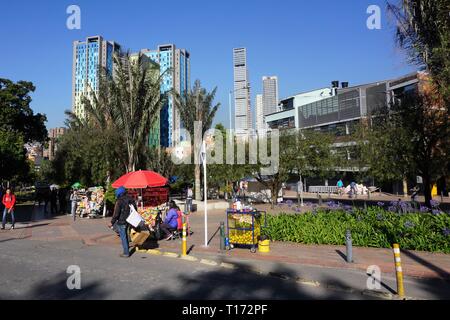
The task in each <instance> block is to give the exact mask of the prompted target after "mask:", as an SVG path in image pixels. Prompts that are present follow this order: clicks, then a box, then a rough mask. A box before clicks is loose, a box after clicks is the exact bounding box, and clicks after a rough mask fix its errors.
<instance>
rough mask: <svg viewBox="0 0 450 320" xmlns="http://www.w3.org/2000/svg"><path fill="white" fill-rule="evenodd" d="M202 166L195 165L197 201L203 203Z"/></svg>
mask: <svg viewBox="0 0 450 320" xmlns="http://www.w3.org/2000/svg"><path fill="white" fill-rule="evenodd" d="M200 183H201V182H200V165H198V164H196V165H195V200H197V201H201V200H202V194H201V190H200Z"/></svg>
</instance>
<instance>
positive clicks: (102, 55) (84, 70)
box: [72, 36, 120, 118]
mask: <svg viewBox="0 0 450 320" xmlns="http://www.w3.org/2000/svg"><path fill="white" fill-rule="evenodd" d="M115 52H120V45H119V44H117V43H115V42H113V41H106V40H104V39H103V38H102V37H101V36H93V37H87V38H86V40H84V41H74V43H73V64H72V111H73V112H74V113H75V114H76V115H77V116H78V117H80V118H84V117H85V116H86V113H85V110H84V107H83V105H82V104H81V97H82V96H83V95H87V94H88V93H90V92H96V91H97V90H98V87H99V71H100V70H101V69H102V68H106V70H108V72H111V73H112V72H113V63H114V60H113V55H114V53H115Z"/></svg>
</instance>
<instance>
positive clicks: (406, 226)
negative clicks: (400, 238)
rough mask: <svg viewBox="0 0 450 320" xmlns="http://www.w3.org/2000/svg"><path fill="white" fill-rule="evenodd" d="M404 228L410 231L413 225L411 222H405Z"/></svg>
mask: <svg viewBox="0 0 450 320" xmlns="http://www.w3.org/2000/svg"><path fill="white" fill-rule="evenodd" d="M404 226H405V228H407V229H410V228H413V227H414V223H412V222H411V221H406V222H405V224H404Z"/></svg>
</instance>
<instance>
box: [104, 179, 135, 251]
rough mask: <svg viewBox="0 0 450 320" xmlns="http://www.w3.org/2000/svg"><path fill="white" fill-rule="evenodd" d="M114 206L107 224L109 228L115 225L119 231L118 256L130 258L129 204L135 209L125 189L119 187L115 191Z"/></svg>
mask: <svg viewBox="0 0 450 320" xmlns="http://www.w3.org/2000/svg"><path fill="white" fill-rule="evenodd" d="M116 198H117V201H116V205H115V207H114V214H113V217H112V219H111V223H110V224H109V227H110V228H113V226H114V225H115V226H116V228H117V230H118V231H119V235H120V239H121V240H122V247H123V253H122V254H121V255H120V257H122V258H129V257H130V246H129V240H128V234H127V224H128V223H127V218H128V216H129V215H130V204H131V205H133V206H134V207H135V208H136V206H135V204H134V202H133V200H132V199H131V198H130V197H129V196H128V195H127V192H126V189H125V188H124V187H120V188H118V189H117V190H116Z"/></svg>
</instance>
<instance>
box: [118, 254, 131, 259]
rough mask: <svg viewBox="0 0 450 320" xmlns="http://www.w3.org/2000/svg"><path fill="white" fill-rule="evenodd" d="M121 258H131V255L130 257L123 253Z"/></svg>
mask: <svg viewBox="0 0 450 320" xmlns="http://www.w3.org/2000/svg"><path fill="white" fill-rule="evenodd" d="M120 257H121V258H129V257H130V255H129V254H128V255H127V254H123V253H122V254H121V255H120Z"/></svg>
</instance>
